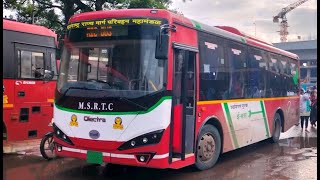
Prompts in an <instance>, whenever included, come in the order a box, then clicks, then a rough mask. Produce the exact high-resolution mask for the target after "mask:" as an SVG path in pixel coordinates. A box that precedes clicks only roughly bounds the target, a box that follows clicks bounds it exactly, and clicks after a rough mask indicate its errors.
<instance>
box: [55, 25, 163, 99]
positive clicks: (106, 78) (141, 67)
mask: <svg viewBox="0 0 320 180" xmlns="http://www.w3.org/2000/svg"><path fill="white" fill-rule="evenodd" d="M138 29H139V28H138ZM140 29H141V28H140ZM144 29H145V28H144ZM148 29H149V30H152V31H151V32H150V31H149V32H148V33H144V32H143V31H142V30H141V31H140V32H139V31H138V30H137V29H135V33H134V34H130V33H128V34H125V35H127V36H121V37H117V38H115V37H109V38H104V39H103V40H101V39H98V40H95V41H92V40H91V39H87V40H86V41H80V40H78V39H77V41H76V40H73V41H74V42H68V43H66V44H65V46H64V49H63V53H62V56H61V66H60V75H59V79H58V85H57V90H58V91H59V92H60V93H62V94H64V93H66V91H67V90H68V89H69V88H79V87H82V88H83V89H87V90H88V89H90V90H98V91H100V95H101V93H103V94H104V95H103V97H106V96H107V97H130V98H136V97H141V96H144V95H147V94H150V93H155V92H157V91H160V90H163V89H165V85H166V78H165V76H166V64H167V63H166V61H164V60H158V59H156V58H155V46H156V36H155V35H156V33H158V32H159V30H158V29H159V27H157V28H154V27H153V28H148ZM128 30H130V28H128ZM71 33H72V32H71ZM71 33H70V34H71ZM69 37H70V39H69V40H70V41H71V40H72V34H71V35H69ZM125 37H127V38H125ZM91 94H93V96H94V94H95V93H91ZM77 95H79V96H86V97H88V96H92V95H88V93H85V94H83V93H77Z"/></svg>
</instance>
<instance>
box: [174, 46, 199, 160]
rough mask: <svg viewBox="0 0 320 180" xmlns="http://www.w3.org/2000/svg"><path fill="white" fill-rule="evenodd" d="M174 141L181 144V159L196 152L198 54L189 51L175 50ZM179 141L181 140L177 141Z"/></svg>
mask: <svg viewBox="0 0 320 180" xmlns="http://www.w3.org/2000/svg"><path fill="white" fill-rule="evenodd" d="M174 53H175V54H174V85H173V90H174V98H173V105H174V106H176V107H180V108H178V111H176V112H174V115H175V116H176V117H175V122H174V125H173V126H174V128H173V129H174V133H173V134H174V140H176V141H175V142H177V141H178V142H181V143H179V145H180V146H181V149H180V148H177V149H179V150H181V151H180V152H179V154H180V153H181V156H180V157H181V159H182V160H184V158H185V156H186V154H190V153H193V152H194V133H195V84H196V83H195V82H196V81H195V80H196V76H195V61H196V53H195V52H192V51H188V50H182V49H174ZM177 139H179V140H180V141H179V140H177Z"/></svg>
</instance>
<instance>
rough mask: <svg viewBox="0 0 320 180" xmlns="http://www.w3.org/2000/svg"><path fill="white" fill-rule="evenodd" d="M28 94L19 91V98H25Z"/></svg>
mask: <svg viewBox="0 0 320 180" xmlns="http://www.w3.org/2000/svg"><path fill="white" fill-rule="evenodd" d="M25 95H26V94H25V93H24V91H19V92H18V96H19V97H24V96H25Z"/></svg>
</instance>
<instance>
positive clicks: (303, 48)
mask: <svg viewBox="0 0 320 180" xmlns="http://www.w3.org/2000/svg"><path fill="white" fill-rule="evenodd" d="M273 45H274V46H275V47H277V48H280V49H283V50H286V51H290V52H292V53H295V54H297V55H298V56H299V58H300V79H301V83H317V40H308V41H294V42H281V43H274V44H273Z"/></svg>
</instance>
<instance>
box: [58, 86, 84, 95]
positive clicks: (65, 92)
mask: <svg viewBox="0 0 320 180" xmlns="http://www.w3.org/2000/svg"><path fill="white" fill-rule="evenodd" d="M70 89H82V90H90V89H89V88H86V87H68V88H67V90H66V91H64V93H63V96H66V94H67V92H68V91H69V90H70Z"/></svg>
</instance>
